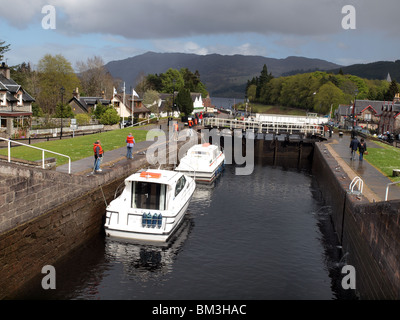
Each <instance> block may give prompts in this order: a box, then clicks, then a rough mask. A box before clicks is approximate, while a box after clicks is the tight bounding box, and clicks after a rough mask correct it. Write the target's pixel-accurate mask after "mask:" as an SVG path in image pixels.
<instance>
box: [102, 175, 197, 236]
mask: <svg viewBox="0 0 400 320" xmlns="http://www.w3.org/2000/svg"><path fill="white" fill-rule="evenodd" d="M195 189H196V183H195V181H194V179H193V178H191V177H189V176H187V175H185V174H183V173H180V172H176V171H170V170H148V171H142V172H137V173H135V174H132V175H131V176H129V177H128V178H126V179H125V187H124V190H123V191H122V193H121V195H120V196H118V197H117V198H116V199H114V200H113V201H111V203H110V204H109V205H108V206H107V208H106V221H105V225H104V228H105V232H106V235H107V236H110V237H116V238H125V239H134V240H144V241H161V242H165V241H167V240H168V239H169V238H170V237H171V236H172V234H173V233H174V232H175V231H176V229H177V228H178V226H179V224H180V223H181V222H182V220H183V218H184V216H185V213H186V209H187V207H188V205H189V202H190V200H191V198H192V196H193V193H194V191H195Z"/></svg>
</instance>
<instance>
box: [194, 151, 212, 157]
mask: <svg viewBox="0 0 400 320" xmlns="http://www.w3.org/2000/svg"><path fill="white" fill-rule="evenodd" d="M192 156H193V157H208V156H209V153H208V152H206V151H199V150H196V151H192Z"/></svg>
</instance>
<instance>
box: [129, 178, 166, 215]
mask: <svg viewBox="0 0 400 320" xmlns="http://www.w3.org/2000/svg"><path fill="white" fill-rule="evenodd" d="M166 192H167V185H165V184H160V183H152V182H143V181H133V182H132V208H140V209H153V210H165V207H166Z"/></svg>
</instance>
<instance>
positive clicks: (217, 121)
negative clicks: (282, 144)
mask: <svg viewBox="0 0 400 320" xmlns="http://www.w3.org/2000/svg"><path fill="white" fill-rule="evenodd" d="M204 125H205V126H211V127H215V128H228V129H231V130H232V129H242V130H253V131H258V132H265V133H276V134H279V133H289V134H293V133H304V134H309V133H311V134H321V135H322V134H323V133H324V128H323V126H322V125H321V124H309V123H306V122H297V123H292V122H281V121H260V120H236V119H222V118H205V119H204Z"/></svg>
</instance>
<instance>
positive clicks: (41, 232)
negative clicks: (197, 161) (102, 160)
mask: <svg viewBox="0 0 400 320" xmlns="http://www.w3.org/2000/svg"><path fill="white" fill-rule="evenodd" d="M183 145H184V142H182V143H178V144H177V145H176V148H174V147H172V148H171V149H168V152H176V153H177V152H178V151H177V150H179V149H180V148H181V147H182V146H183ZM168 152H167V160H168V159H169V154H168ZM146 167H149V163H148V162H147V159H146V156H145V155H136V156H135V159H134V160H133V161H129V160H122V161H118V162H116V163H114V164H112V165H111V166H110V167H107V165H106V164H104V165H103V166H102V168H103V172H102V174H100V175H89V176H87V175H69V174H65V173H60V172H56V171H49V170H43V169H39V168H30V167H25V166H21V165H15V164H9V163H5V162H1V163H0V191H1V192H0V299H7V298H12V297H13V296H18V290H19V289H20V288H22V287H23V286H24V285H25V284H26V283H28V282H29V281H30V280H32V279H33V278H34V277H35V276H37V275H39V274H40V273H41V270H42V267H43V266H45V265H52V264H54V263H56V262H57V261H59V260H60V259H62V258H63V257H64V256H66V255H67V254H68V253H70V252H72V251H73V250H74V249H77V248H79V247H80V246H81V245H83V244H84V243H86V242H87V241H88V240H90V239H91V238H93V237H94V236H96V235H99V233H101V232H103V225H104V221H103V219H104V217H105V207H106V202H107V203H109V202H110V201H111V200H112V199H114V195H115V191H116V189H117V188H118V187H119V186H120V185H121V184H122V183H123V181H124V180H125V178H126V177H128V176H129V175H131V174H132V173H134V172H136V171H137V170H139V169H141V168H146Z"/></svg>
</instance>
